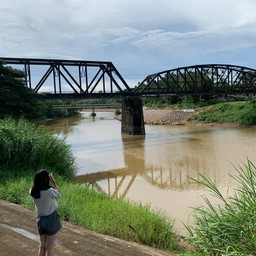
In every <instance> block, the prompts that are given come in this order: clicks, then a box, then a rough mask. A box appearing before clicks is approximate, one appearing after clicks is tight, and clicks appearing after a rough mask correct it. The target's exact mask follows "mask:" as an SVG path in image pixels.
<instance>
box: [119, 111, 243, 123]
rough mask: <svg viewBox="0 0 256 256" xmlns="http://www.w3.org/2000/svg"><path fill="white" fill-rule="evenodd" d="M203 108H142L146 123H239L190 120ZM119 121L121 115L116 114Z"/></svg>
mask: <svg viewBox="0 0 256 256" xmlns="http://www.w3.org/2000/svg"><path fill="white" fill-rule="evenodd" d="M204 109H205V108H198V109H183V110H182V109H173V108H159V109H151V108H143V115H144V122H145V124H148V125H193V126H196V125H200V126H203V125H204V126H216V127H237V126H241V124H239V123H223V122H222V123H221V122H219V123H217V122H215V123H212V122H211V123H210V122H199V121H191V120H190V118H191V117H192V116H193V115H197V114H198V113H200V112H201V111H203V110H204ZM116 118H117V119H118V120H120V121H121V115H119V116H116Z"/></svg>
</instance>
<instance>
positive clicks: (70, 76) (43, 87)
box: [0, 57, 131, 98]
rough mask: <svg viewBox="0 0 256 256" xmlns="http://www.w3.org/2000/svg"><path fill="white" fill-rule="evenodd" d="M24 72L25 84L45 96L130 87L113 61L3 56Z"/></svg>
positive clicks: (102, 93) (113, 92)
mask: <svg viewBox="0 0 256 256" xmlns="http://www.w3.org/2000/svg"><path fill="white" fill-rule="evenodd" d="M0 60H2V61H3V62H4V64H6V65H9V66H12V67H13V68H16V69H22V70H23V71H24V73H25V78H26V86H27V87H29V88H31V89H33V91H34V92H36V93H37V94H38V95H40V94H41V95H42V96H44V97H45V98H47V97H48V98H70V97H71V98H86V97H88V98H89V97H90V98H94V97H95V98H99V97H114V96H120V95H123V94H125V95H129V94H130V92H131V89H130V87H129V86H128V84H127V83H126V81H125V80H124V79H123V77H122V76H121V74H120V73H119V71H118V70H117V69H116V67H115V66H114V65H113V63H112V62H107V61H82V60H58V59H30V58H5V57H0Z"/></svg>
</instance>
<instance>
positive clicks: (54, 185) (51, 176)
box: [49, 173, 60, 193]
mask: <svg viewBox="0 0 256 256" xmlns="http://www.w3.org/2000/svg"><path fill="white" fill-rule="evenodd" d="M49 178H50V181H51V183H52V186H53V187H54V188H55V189H56V190H58V191H59V193H60V190H59V188H58V186H57V184H56V182H55V180H54V178H53V175H52V173H49Z"/></svg>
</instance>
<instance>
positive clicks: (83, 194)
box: [0, 62, 256, 256]
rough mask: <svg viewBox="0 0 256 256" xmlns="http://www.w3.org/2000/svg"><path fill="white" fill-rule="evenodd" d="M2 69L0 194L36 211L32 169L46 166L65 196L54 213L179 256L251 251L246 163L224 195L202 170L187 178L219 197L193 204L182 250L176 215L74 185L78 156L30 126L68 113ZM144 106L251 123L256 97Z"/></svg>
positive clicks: (255, 218)
mask: <svg viewBox="0 0 256 256" xmlns="http://www.w3.org/2000/svg"><path fill="white" fill-rule="evenodd" d="M0 74H1V75H0V102H1V109H0V176H1V179H0V199H2V200H6V201H9V202H13V203H16V204H21V205H23V206H25V207H27V208H29V209H31V210H34V204H33V202H32V200H31V198H30V196H29V195H28V190H29V188H30V187H31V186H32V183H33V177H34V173H35V171H37V169H42V168H45V169H48V170H50V171H51V172H53V173H54V175H55V177H56V180H57V181H58V184H60V188H61V192H62V194H63V198H62V199H61V201H60V203H59V213H60V215H61V218H62V219H63V220H66V221H69V222H71V223H74V224H77V225H80V226H82V227H85V228H88V229H91V230H94V231H96V232H100V233H103V234H108V235H112V236H115V237H119V238H122V239H126V240H130V241H135V242H138V243H142V244H145V245H148V246H152V247H155V248H160V249H164V250H168V251H171V252H174V253H176V254H177V255H180V256H181V255H182V256H215V255H216V256H231V255H232V256H250V255H255V251H256V236H255V232H256V215H255V212H256V167H255V165H254V164H253V163H252V162H250V160H248V161H247V162H246V163H244V165H243V166H234V168H236V170H237V176H234V177H233V178H234V179H235V180H236V181H237V184H238V188H237V189H235V190H234V191H232V194H230V195H229V197H228V198H227V197H225V196H223V195H222V194H221V193H220V191H219V190H218V188H217V187H216V185H215V184H214V183H213V181H211V180H210V179H209V178H208V177H206V176H203V175H199V179H198V180H192V179H191V182H196V183H197V184H198V185H200V186H205V187H207V188H208V189H209V191H211V192H212V194H213V195H215V196H216V197H217V198H219V199H220V204H219V205H217V206H216V205H213V204H212V203H211V202H210V200H209V199H208V198H205V206H203V207H198V208H195V209H194V219H195V225H193V226H186V228H187V230H188V233H189V235H188V237H186V238H185V241H186V243H187V245H188V246H186V247H182V246H181V244H180V237H178V236H177V235H175V233H174V230H173V223H174V221H175V220H170V219H169V218H168V217H167V216H166V215H165V213H164V212H162V211H160V210H157V209H153V208H152V207H151V206H150V205H143V204H141V203H135V202H132V201H129V200H121V199H114V198H111V197H110V196H108V195H106V194H105V193H103V192H98V191H96V190H94V189H93V188H90V187H88V186H86V185H85V184H77V183H75V181H74V177H75V175H76V169H77V168H76V161H75V158H74V156H73V153H72V151H71V147H70V146H69V145H68V144H67V143H66V141H65V138H61V137H58V136H55V135H53V134H51V133H50V132H49V131H48V130H47V128H46V127H44V126H43V125H38V124H35V123H37V122H35V120H42V119H45V118H54V117H58V116H63V115H66V113H62V114H60V115H58V114H57V112H58V111H57V112H56V110H54V109H53V107H52V104H53V102H49V103H47V104H45V103H42V102H40V101H37V100H36V99H35V95H34V94H33V92H32V91H31V90H30V89H28V88H25V86H24V74H23V73H22V72H21V71H17V70H14V69H12V68H9V67H5V66H4V64H3V63H1V62H0ZM83 103H84V102H83ZM91 103H92V101H91ZM209 105H211V106H209ZM144 106H147V107H152V108H164V107H168V108H181V109H184V108H193V109H200V111H199V114H197V115H194V116H193V120H198V121H203V122H235V123H240V124H243V125H255V124H256V114H255V108H256V103H255V100H254V99H245V98H242V97H241V99H240V101H238V100H236V102H223V100H213V99H207V100H205V99H202V98H197V97H172V98H168V97H164V98H156V99H153V98H151V99H144ZM73 114H75V113H73ZM31 121H32V122H31Z"/></svg>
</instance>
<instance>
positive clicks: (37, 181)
mask: <svg viewBox="0 0 256 256" xmlns="http://www.w3.org/2000/svg"><path fill="white" fill-rule="evenodd" d="M50 187H51V186H50V178H49V173H48V171H46V170H38V171H37V172H36V174H35V177H34V184H33V187H32V189H31V192H30V194H31V196H32V197H33V198H35V199H38V198H40V191H41V190H47V189H49V188H50Z"/></svg>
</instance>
